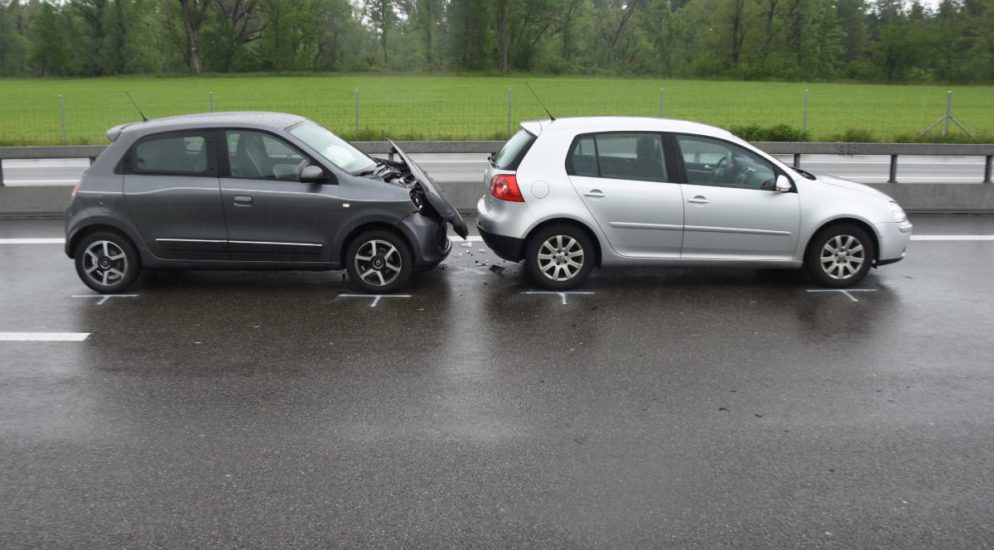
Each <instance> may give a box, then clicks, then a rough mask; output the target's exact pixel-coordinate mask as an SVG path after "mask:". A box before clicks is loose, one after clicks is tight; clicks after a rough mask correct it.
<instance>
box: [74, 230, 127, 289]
mask: <svg viewBox="0 0 994 550" xmlns="http://www.w3.org/2000/svg"><path fill="white" fill-rule="evenodd" d="M127 272H128V256H127V254H125V252H124V249H122V248H121V247H120V246H119V245H118V244H117V243H115V242H113V241H94V242H93V243H91V244H90V246H88V247H86V250H85V251H84V252H83V273H85V274H86V276H87V277H89V278H90V280H91V281H93V282H94V283H96V284H98V285H101V286H111V285H114V284H115V283H118V282H120V281H121V279H124V276H125V274H126V273H127Z"/></svg>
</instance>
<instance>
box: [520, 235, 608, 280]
mask: <svg viewBox="0 0 994 550" xmlns="http://www.w3.org/2000/svg"><path fill="white" fill-rule="evenodd" d="M578 252H579V253H580V255H576V254H577V253H578ZM540 255H542V256H543V257H540ZM594 261H596V258H595V251H594V243H593V241H592V240H591V239H590V237H589V236H587V233H586V231H584V230H582V229H580V228H579V227H576V226H574V225H569V224H555V225H550V226H547V227H543V228H542V229H540V230H538V231H537V232H536V233H535V234H533V235H532V236H531V238H529V239H528V244H527V245H526V246H525V271H527V272H528V276H529V277H530V278H531V280H532V281H533V282H534V283H535V284H536V285H538V286H540V287H543V288H547V289H550V290H569V289H572V288H576V287H578V286H580V284H581V283H583V281H584V280H585V279H586V278H587V276H588V275H590V270H591V269H593V268H594ZM576 263H579V264H580V265H579V267H578V268H577V267H576V265H575V264H576Z"/></svg>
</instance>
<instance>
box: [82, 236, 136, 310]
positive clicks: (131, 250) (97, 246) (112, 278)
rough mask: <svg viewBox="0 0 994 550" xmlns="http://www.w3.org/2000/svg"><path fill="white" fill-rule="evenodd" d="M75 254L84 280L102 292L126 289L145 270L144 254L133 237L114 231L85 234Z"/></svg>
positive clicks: (107, 292) (84, 282)
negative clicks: (142, 259)
mask: <svg viewBox="0 0 994 550" xmlns="http://www.w3.org/2000/svg"><path fill="white" fill-rule="evenodd" d="M73 257H74V259H75V261H76V274H77V275H79V278H80V280H81V281H83V284H85V285H86V286H88V287H90V288H92V289H93V290H95V291H96V292H99V293H101V294H116V293H118V292H123V291H124V290H126V289H127V288H128V287H129V286H131V284H132V283H134V282H135V279H137V278H138V274H139V273H141V257H140V256H139V255H138V251H136V250H135V247H134V245H132V244H131V240H129V239H128V238H127V237H125V236H124V235H121V234H120V233H115V232H113V231H98V232H96V233H92V234H90V235H87V236H86V237H83V239H82V240H81V241H79V244H77V245H76V250H75V251H73Z"/></svg>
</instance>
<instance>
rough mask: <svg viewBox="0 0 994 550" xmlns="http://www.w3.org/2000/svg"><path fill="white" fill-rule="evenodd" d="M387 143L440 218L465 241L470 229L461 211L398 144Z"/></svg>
mask: <svg viewBox="0 0 994 550" xmlns="http://www.w3.org/2000/svg"><path fill="white" fill-rule="evenodd" d="M387 141H389V142H390V146H391V147H393V149H394V151H396V152H397V154H398V155H399V156H400V158H401V160H403V161H404V164H406V165H407V169H408V170H409V171H410V172H411V175H412V176H414V179H416V180H418V183H420V184H421V189H422V190H423V191H424V194H425V199H427V200H428V203H429V204H431V206H432V208H434V209H435V211H436V212H438V215H439V216H442V219H444V220H445V221H447V222H449V223H450V224H452V229H455V231H456V233H457V234H458V235H459V236H460V237H462V238H464V239H465V238H466V237H467V236H468V235H469V229H468V228H467V227H466V222H465V221H463V219H462V216H460V215H459V211H458V210H456V208H455V206H453V205H452V203H451V202H449V199H447V198H445V195H443V194H442V192H441V191H440V190H439V189H438V186H437V185H436V184H435V182H434V181H432V179H431V178H430V177H428V173H427V172H425V171H424V170H423V169H422V168H421V167H420V166H418V164H417V163H416V162H414V161H413V160H411V157H409V156H407V154H406V153H404V151H403V150H402V149H401V148H400V147H398V146H397V144H396V143H394V142H393V141H391V140H387Z"/></svg>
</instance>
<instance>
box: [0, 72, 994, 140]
mask: <svg viewBox="0 0 994 550" xmlns="http://www.w3.org/2000/svg"><path fill="white" fill-rule="evenodd" d="M526 82H527V83H528V84H530V85H531V87H532V88H533V89H534V90H535V92H536V93H537V94H538V95H539V96H540V97H541V98H542V100H543V101H544V102H545V103H546V105H547V106H548V107H549V109H550V110H551V111H552V113H553V114H554V115H556V116H559V117H563V116H572V115H607V114H615V115H644V116H659V114H660V109H661V108H662V113H663V115H664V116H666V117H670V118H681V119H689V120H696V121H700V122H706V123H709V124H715V125H718V126H723V127H731V126H737V127H741V126H746V125H758V126H762V127H768V126H773V125H777V124H785V125H788V126H791V127H793V128H795V129H797V130H800V129H801V127H802V124H803V114H804V97H805V93H806V91H807V94H808V115H807V126H806V128H807V132H808V136H809V138H810V139H812V140H819V141H821V140H835V139H840V138H841V137H842V136H843V134H844V133H846V132H847V131H848V132H850V137H851V136H853V135H855V136H858V139H867V138H868V139H872V140H875V141H891V140H895V139H903V140H907V139H910V138H912V137H914V136H915V135H917V134H918V133H920V132H921V131H922V130H924V129H925V127H927V126H928V125H929V124H930V123H931V122H933V121H934V120H935V119H937V118H939V117H940V116H942V114H943V112H944V110H945V102H946V91H947V90H950V89H951V90H952V91H953V115H954V116H955V117H956V118H957V119H958V120H960V121H961V122H962V123H963V124H964V125H966V126H967V128H969V129H970V130H971V131H973V132H974V133H976V134H978V135H979V137H980V139H987V138H988V136H991V135H994V86H953V87H945V86H939V85H874V84H843V83H794V82H790V83H785V82H731V81H702V80H659V79H626V78H578V77H533V76H521V77H496V76H434V75H424V76H391V75H368V74H358V75H329V76H231V77H222V76H216V77H203V78H194V77H109V78H90V79H2V80H0V145H55V144H60V143H62V142H63V131H62V124H61V118H60V117H61V113H60V101H63V102H64V117H65V141H66V142H67V143H69V144H86V143H97V144H99V143H104V142H105V139H106V138H105V137H104V132H105V131H106V130H107V128H109V127H111V126H113V125H115V124H120V123H122V122H129V121H134V120H138V118H139V117H138V113H137V112H136V111H135V109H134V107H132V105H131V103H130V101H129V100H128V99H127V97H126V96H125V92H129V93H130V94H131V95H132V97H134V99H135V100H136V101H137V102H138V103H139V105H140V106H141V108H142V109H143V110H144V111H145V114H146V115H147V116H149V117H150V118H154V117H161V116H168V115H177V114H184V113H196V112H206V111H208V110H209V109H210V108H211V100H210V98H211V95H213V108H214V110H215V111H237V110H267V111H286V112H292V113H298V114H301V115H304V116H307V117H310V118H312V119H314V120H316V121H318V122H320V123H321V124H324V125H326V126H328V127H329V128H331V129H333V130H334V131H336V132H338V133H339V134H341V135H342V136H344V137H346V138H349V139H377V138H382V137H387V136H389V137H393V138H395V139H404V140H408V139H410V140H430V139H444V140H448V139H451V140H464V139H500V138H503V137H504V136H505V135H506V133H507V126H508V95H509V90H510V96H511V97H510V102H511V111H510V114H511V119H512V125H513V126H516V125H517V122H518V121H520V120H526V119H530V118H538V117H544V116H545V114H544V111H543V110H542V108H541V106H540V105H539V103H538V102H537V101H536V99H535V98H534V97H533V96H532V95H531V93H530V92H529V91H528V89H527V88H526V86H525V83H526ZM661 89H662V90H663V92H662V94H661V93H660V90H661ZM356 90H358V119H359V120H358V127H357V126H356V95H357V94H356ZM60 96H61V100H60ZM854 131H855V132H854ZM933 136H935V137H936V138H937V139H938V134H936V133H933Z"/></svg>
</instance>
